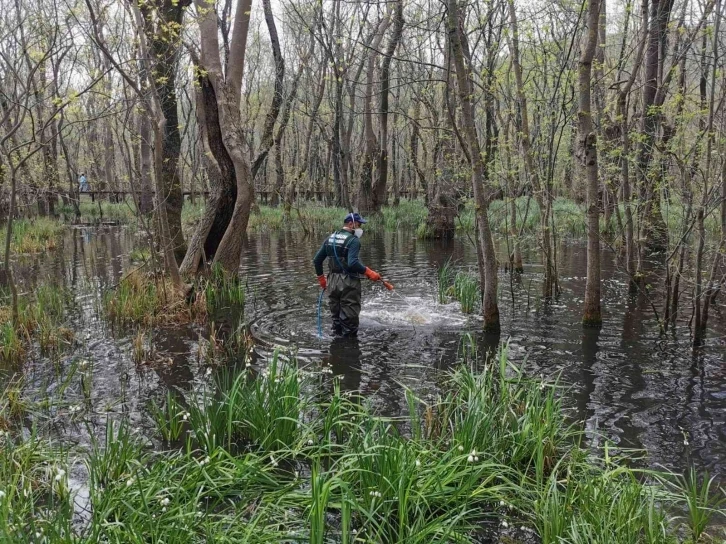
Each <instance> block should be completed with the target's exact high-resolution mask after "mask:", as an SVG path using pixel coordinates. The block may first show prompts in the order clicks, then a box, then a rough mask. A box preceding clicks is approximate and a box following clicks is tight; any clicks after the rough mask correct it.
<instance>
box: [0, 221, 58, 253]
mask: <svg viewBox="0 0 726 544" xmlns="http://www.w3.org/2000/svg"><path fill="white" fill-rule="evenodd" d="M65 228H66V227H65V225H64V224H63V223H60V222H59V221H55V220H53V219H50V218H48V217H37V218H34V219H18V220H16V221H13V232H12V236H11V238H10V250H11V251H12V252H13V253H14V254H24V253H40V252H43V251H51V250H53V249H55V248H56V246H57V243H58V237H59V236H60V235H61V234H62V233H63V231H64V230H65ZM6 233H7V229H6V228H5V227H3V228H1V229H0V237H2V240H5V237H6Z"/></svg>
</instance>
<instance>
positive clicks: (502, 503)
mask: <svg viewBox="0 0 726 544" xmlns="http://www.w3.org/2000/svg"><path fill="white" fill-rule="evenodd" d="M505 504H507V503H505V502H504V501H499V506H504V505H505Z"/></svg>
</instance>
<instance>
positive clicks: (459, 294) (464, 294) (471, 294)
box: [436, 260, 481, 314]
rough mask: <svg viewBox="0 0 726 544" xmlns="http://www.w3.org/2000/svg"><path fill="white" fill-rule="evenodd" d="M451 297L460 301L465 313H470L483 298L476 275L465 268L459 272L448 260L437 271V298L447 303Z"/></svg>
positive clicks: (438, 300) (440, 302) (441, 302)
mask: <svg viewBox="0 0 726 544" xmlns="http://www.w3.org/2000/svg"><path fill="white" fill-rule="evenodd" d="M450 298H454V299H455V300H457V301H458V302H459V304H460V306H461V311H462V312H463V313H465V314H470V313H473V312H474V310H475V309H476V307H477V304H478V303H479V301H480V300H481V289H480V288H479V278H478V277H477V276H476V275H474V274H473V273H471V272H469V271H465V270H460V271H458V272H457V271H456V270H455V269H454V267H453V265H452V263H451V260H447V261H446V262H445V263H444V264H443V265H442V266H440V267H439V268H438V270H437V272H436V300H437V302H438V303H439V304H446V303H447V302H448V301H449V299H450Z"/></svg>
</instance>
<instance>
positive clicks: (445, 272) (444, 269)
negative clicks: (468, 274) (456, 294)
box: [436, 259, 454, 304]
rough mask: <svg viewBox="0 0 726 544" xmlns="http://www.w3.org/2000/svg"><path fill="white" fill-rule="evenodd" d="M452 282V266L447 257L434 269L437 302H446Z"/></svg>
mask: <svg viewBox="0 0 726 544" xmlns="http://www.w3.org/2000/svg"><path fill="white" fill-rule="evenodd" d="M453 283H454V268H453V266H452V263H451V259H447V260H446V262H445V263H444V264H443V265H441V266H440V267H439V268H438V269H437V271H436V295H437V296H436V301H437V302H438V303H439V304H446V302H448V300H449V295H450V294H451V288H452V285H453Z"/></svg>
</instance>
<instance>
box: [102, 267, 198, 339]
mask: <svg viewBox="0 0 726 544" xmlns="http://www.w3.org/2000/svg"><path fill="white" fill-rule="evenodd" d="M102 309H103V312H104V314H105V316H106V318H107V319H108V320H109V321H110V322H111V323H112V324H114V325H119V326H131V325H137V326H139V325H140V326H144V327H151V326H158V325H173V324H184V323H189V322H191V321H193V320H194V319H201V318H203V317H204V316H202V315H199V311H200V306H198V305H192V304H189V303H188V302H187V300H186V297H185V295H184V294H183V293H181V292H179V291H178V290H177V289H175V288H174V285H173V283H172V282H171V280H170V279H169V278H166V277H163V276H157V275H153V274H146V273H144V272H142V271H140V270H139V269H136V270H133V271H131V272H130V273H128V274H127V275H126V276H125V277H124V278H123V279H122V280H121V281H120V282H119V284H118V285H117V286H116V287H115V288H113V289H109V290H108V291H106V293H104V295H103V301H102Z"/></svg>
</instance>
